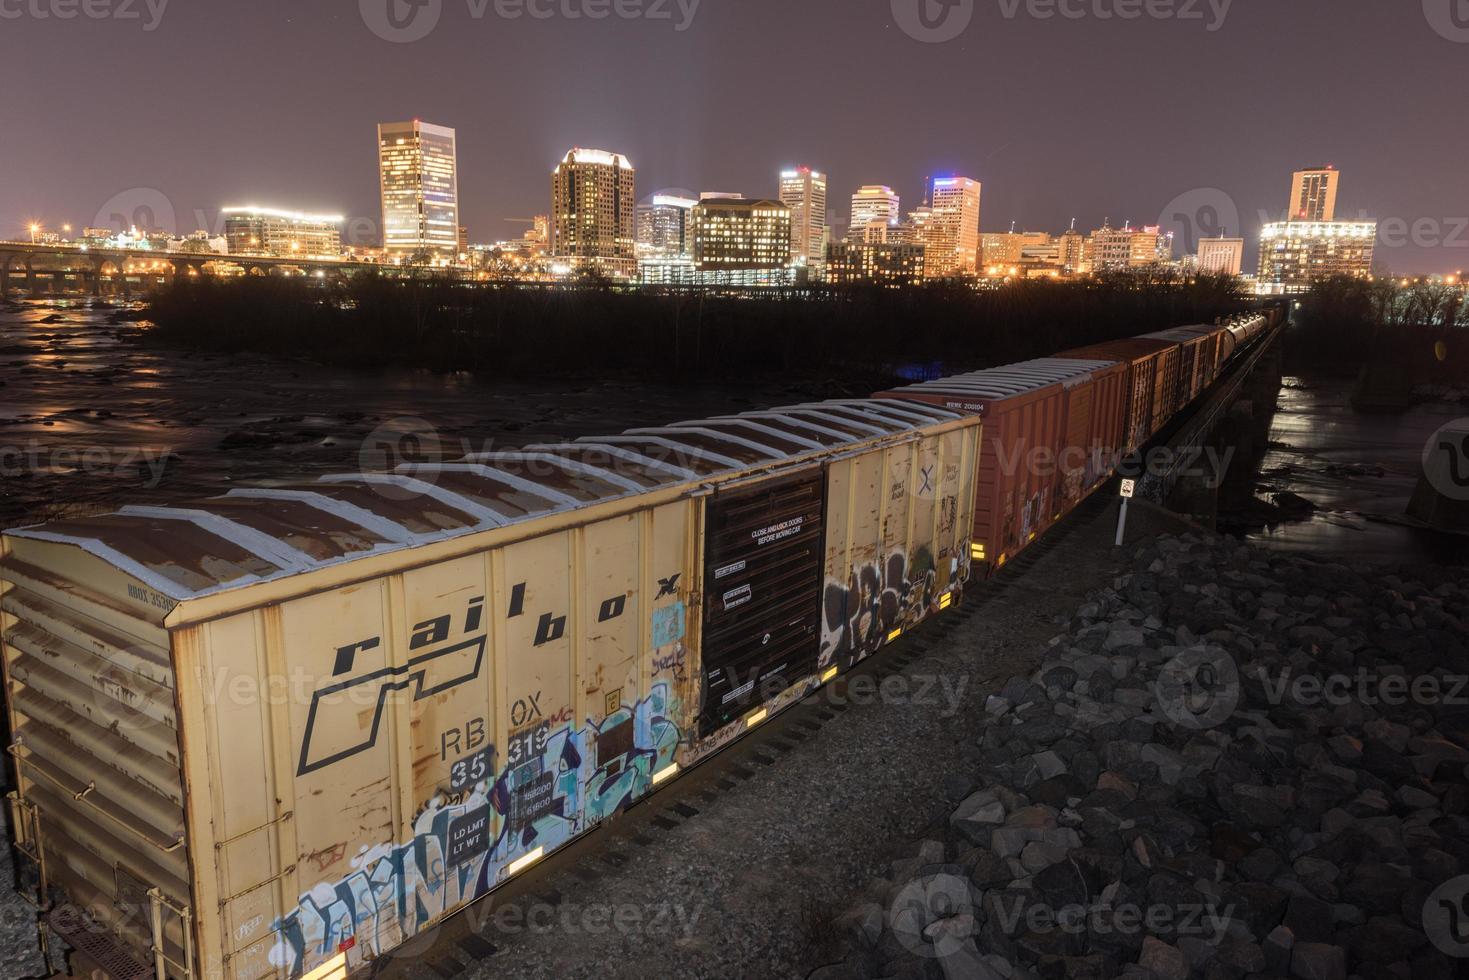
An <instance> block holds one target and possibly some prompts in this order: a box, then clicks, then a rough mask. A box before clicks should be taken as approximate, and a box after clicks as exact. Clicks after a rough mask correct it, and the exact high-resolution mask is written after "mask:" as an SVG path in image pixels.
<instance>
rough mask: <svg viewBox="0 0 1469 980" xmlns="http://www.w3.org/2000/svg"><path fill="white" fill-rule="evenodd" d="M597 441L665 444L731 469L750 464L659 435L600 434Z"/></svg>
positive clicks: (669, 447) (742, 467) (740, 468)
mask: <svg viewBox="0 0 1469 980" xmlns="http://www.w3.org/2000/svg"><path fill="white" fill-rule="evenodd" d="M597 441H598V442H606V443H612V444H614V445H615V444H617V443H632V444H633V445H639V444H647V443H651V444H652V445H654V446H664V447H666V448H668V449H677V450H679V451H681V452H685V453H688V454H689V455H690V456H693V457H695V458H696V459H707V460H709V461H710V462H714V463H718V464H720V465H721V466H728V467H730V468H731V469H736V470H742V469H744V468H745V467H746V466H748V465H749V464H748V463H741V462H740V461H739V460H737V459H730V458H729V457H728V456H725V455H723V454H722V453H716V452H714V451H713V450H710V449H699V448H698V447H696V446H690V445H689V444H687V443H683V442H675V441H674V440H672V439H661V438H658V437H657V436H598V437H597Z"/></svg>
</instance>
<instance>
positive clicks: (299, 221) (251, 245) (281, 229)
mask: <svg viewBox="0 0 1469 980" xmlns="http://www.w3.org/2000/svg"><path fill="white" fill-rule="evenodd" d="M221 213H222V214H223V215H224V236H225V241H226V242H227V246H226V247H227V248H228V249H229V252H230V254H231V255H274V256H277V257H281V258H291V257H293V256H299V257H300V258H308V257H317V258H320V257H323V256H326V257H331V258H336V257H337V256H339V255H341V254H342V230H341V225H342V216H341V215H338V214H301V213H300V212H298V211H282V210H280V209H278V208H261V207H254V206H249V207H231V208H225V209H224V210H223V211H222V212H221Z"/></svg>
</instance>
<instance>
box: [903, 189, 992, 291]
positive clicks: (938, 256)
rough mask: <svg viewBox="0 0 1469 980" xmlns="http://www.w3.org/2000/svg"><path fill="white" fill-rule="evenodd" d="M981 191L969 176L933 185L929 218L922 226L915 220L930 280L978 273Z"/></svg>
mask: <svg viewBox="0 0 1469 980" xmlns="http://www.w3.org/2000/svg"><path fill="white" fill-rule="evenodd" d="M980 189H981V187H980V182H979V181H977V180H971V179H970V178H968V177H942V178H940V179H938V180H935V181H934V182H933V198H932V203H931V205H930V206H929V207H928V208H927V211H928V215H927V217H926V219H925V220H924V221H922V222H921V223H920V222H916V221H915V232H916V235H917V240H918V242H919V243H920V244H922V245H923V246H924V249H925V253H924V274H925V275H927V276H928V278H930V279H947V278H951V277H954V276H973V275H975V274H976V273H978V271H979V199H980ZM921 210H922V209H921ZM917 213H918V212H915V214H917Z"/></svg>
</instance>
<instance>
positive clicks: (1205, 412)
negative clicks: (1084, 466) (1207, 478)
mask: <svg viewBox="0 0 1469 980" xmlns="http://www.w3.org/2000/svg"><path fill="white" fill-rule="evenodd" d="M1284 334H1285V325H1284V324H1283V323H1282V324H1281V325H1280V326H1278V327H1276V328H1275V329H1273V330H1271V331H1269V332H1268V333H1266V334H1264V335H1263V336H1261V337H1260V338H1258V339H1257V340H1256V341H1255V343H1254V345H1253V346H1252V347H1251V348H1250V350H1249V352H1248V354H1247V355H1246V356H1245V358H1244V360H1241V361H1238V362H1237V363H1236V364H1235V365H1234V368H1233V370H1232V371H1231V373H1230V374H1229V375H1228V376H1227V377H1226V378H1225V379H1224V380H1223V381H1220V382H1216V383H1215V386H1214V389H1213V391H1211V392H1210V393H1209V395H1208V398H1207V399H1206V400H1205V401H1204V402H1203V404H1201V405H1200V406H1199V408H1198V409H1197V410H1196V411H1195V412H1194V413H1193V415H1191V416H1190V417H1189V419H1188V421H1187V422H1185V423H1184V424H1183V425H1182V426H1181V427H1180V428H1179V429H1178V430H1177V431H1176V432H1174V433H1173V434H1172V436H1170V437H1169V438H1168V440H1167V442H1168V445H1169V447H1170V448H1172V449H1174V450H1185V451H1182V452H1173V453H1171V454H1170V455H1169V458H1168V463H1167V465H1166V466H1165V467H1163V468H1162V469H1161V470H1160V469H1155V468H1154V467H1152V466H1148V465H1145V459H1144V457H1145V455H1146V453H1145V450H1141V449H1140V450H1138V451H1137V452H1136V453H1134V454H1133V455H1132V456H1130V457H1129V458H1128V460H1127V462H1126V463H1125V464H1124V466H1125V467H1131V468H1132V472H1135V473H1141V474H1142V476H1141V477H1140V478H1139V479H1138V485H1137V496H1138V498H1139V499H1142V500H1147V501H1148V502H1150V503H1154V504H1159V505H1162V504H1163V503H1164V502H1165V501H1166V500H1167V499H1168V497H1169V495H1170V494H1172V492H1173V488H1174V487H1175V486H1176V485H1177V484H1178V479H1179V476H1180V474H1181V473H1182V471H1183V470H1184V469H1185V468H1188V467H1192V466H1193V465H1194V464H1195V463H1196V462H1197V457H1198V451H1201V450H1202V449H1203V446H1204V442H1205V441H1206V440H1207V439H1208V437H1209V433H1210V432H1212V431H1213V430H1214V427H1215V426H1216V425H1217V424H1218V423H1219V420H1220V419H1221V418H1223V416H1224V414H1225V413H1226V412H1228V411H1229V409H1230V406H1232V405H1233V404H1234V402H1235V399H1236V397H1237V396H1238V395H1239V393H1240V390H1241V389H1242V388H1244V385H1245V381H1246V379H1248V378H1249V377H1250V375H1251V374H1253V373H1254V371H1255V368H1256V367H1258V366H1259V363H1260V361H1261V360H1262V359H1263V358H1264V356H1265V355H1266V354H1267V353H1268V352H1269V351H1270V350H1271V348H1273V347H1274V346H1275V344H1276V343H1277V342H1278V341H1279V340H1280V338H1281V337H1282V336H1283V335H1284ZM1186 450H1194V452H1188V451H1186Z"/></svg>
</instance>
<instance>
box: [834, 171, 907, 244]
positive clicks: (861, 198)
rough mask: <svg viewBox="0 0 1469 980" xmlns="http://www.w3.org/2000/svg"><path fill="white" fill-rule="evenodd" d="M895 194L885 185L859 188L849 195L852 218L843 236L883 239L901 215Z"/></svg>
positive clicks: (870, 239) (880, 240) (857, 238)
mask: <svg viewBox="0 0 1469 980" xmlns="http://www.w3.org/2000/svg"><path fill="white" fill-rule="evenodd" d="M900 204H901V200H900V199H899V197H898V193H897V192H896V191H894V190H893V189H892V188H891V187H888V186H887V185H885V184H868V185H867V186H865V187H859V188H858V189H857V193H855V194H853V195H852V220H851V222H850V223H849V224H848V225H847V238H848V239H850V240H851V241H854V242H862V241H874V240H875V241H879V242H883V241H887V234H888V230H889V229H891V228H895V227H897V225H898V222H899V221H901V220H902V218H903V212H902V211H901V210H900Z"/></svg>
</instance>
